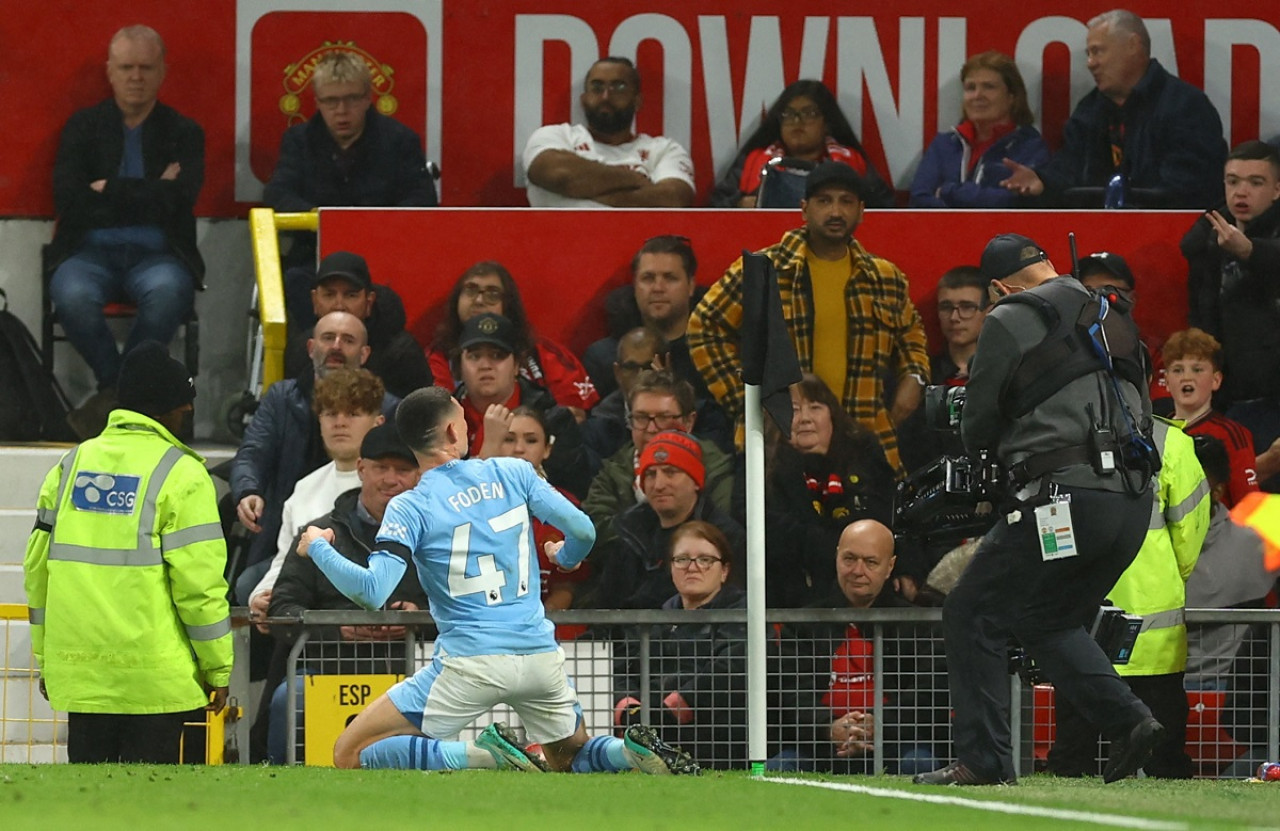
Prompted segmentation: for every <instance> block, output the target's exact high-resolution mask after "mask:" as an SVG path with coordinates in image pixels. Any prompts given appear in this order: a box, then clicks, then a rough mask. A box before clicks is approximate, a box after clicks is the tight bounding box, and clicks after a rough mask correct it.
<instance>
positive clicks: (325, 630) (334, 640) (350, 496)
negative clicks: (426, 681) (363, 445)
mask: <svg viewBox="0 0 1280 831" xmlns="http://www.w3.org/2000/svg"><path fill="white" fill-rule="evenodd" d="M359 498H360V489H359V488H352V489H351V490H349V491H346V492H345V493H343V494H341V495H339V496H338V498H337V499H336V500H334V503H333V510H332V511H330V512H329V513H327V514H325V515H324V516H322V517H319V518H317V519H315V520H313V521H311V522H309V523H308V524H309V525H314V526H316V527H318V528H329V529H332V530H333V533H334V539H333V547H334V548H335V549H336V550H337V551H338V553H339V554H341V555H342V556H343V557H346V558H347V559H348V560H350V561H351V562H353V563H356V564H357V565H360V566H364V567H368V565H369V555H370V554H371V553H372V546H373V542H374V538H375V537H376V536H377V533H378V527H377V526H376V525H369V524H366V523H364V522H362V521H361V520H360V517H359V514H358V513H357V509H356V503H357V501H358V500H359ZM300 536H301V535H298V536H297V537H295V538H294V540H293V544H292V547H291V548H290V549H289V553H288V555H287V556H286V557H285V561H284V565H283V566H282V567H281V569H280V576H279V577H278V578H277V579H276V584H275V587H274V588H273V589H272V590H271V606H270V609H269V614H270V615H271V616H272V617H301V616H302V613H303V612H305V611H306V610H307V609H350V610H352V611H355V610H359V609H360V608H361V607H360V606H359V605H357V604H356V603H355V602H354V601H352V600H350V599H349V598H348V597H347V596H346V595H344V594H343V593H342V592H340V591H338V590H337V588H335V587H334V585H333V583H331V582H329V578H327V577H325V576H324V572H322V571H320V569H319V568H317V567H316V563H315V560H312V559H311V558H310V557H299V556H298V552H297V544H298V539H299V538H300ZM400 601H409V602H411V603H413V604H414V605H416V606H417V607H418V608H419V609H422V610H426V609H427V595H426V592H424V591H423V590H422V585H421V584H420V583H419V582H418V572H417V571H416V570H415V569H413V568H409V569H406V570H405V573H404V576H403V577H401V578H400V583H399V585H397V586H396V588H395V590H394V591H393V592H392V593H391V597H390V598H388V601H387V602H388V606H389V605H390V604H391V603H397V602H400ZM299 631H300V630H299V628H298V627H296V626H277V627H275V628H274V629H272V634H273V635H274V636H275V637H277V638H280V639H283V640H285V641H286V642H292V641H293V640H295V639H296V638H297V635H298V633H299ZM311 638H312V640H313V641H315V643H316V646H315V647H314V648H308V650H307V658H308V659H310V660H325V659H328V660H333V659H337V658H342V659H345V661H346V662H350V663H352V664H353V666H350V667H342V668H339V667H333V666H328V667H321V668H322V669H323V670H324V671H329V672H352V673H354V672H372V671H375V670H374V669H371V668H370V665H369V664H368V662H367V660H364V661H362V662H361V663H360V665H358V666H355V665H354V664H355V662H352V661H350V659H353V658H356V657H357V656H358V657H359V658H361V659H375V660H376V659H383V660H387V661H391V662H392V664H391V665H390V666H386V667H385V668H383V669H381V670H380V671H383V672H393V673H402V672H404V664H403V660H404V643H403V642H400V641H389V642H382V641H363V642H359V643H358V644H357V643H355V642H344V641H343V640H342V635H341V632H340V631H339V627H337V626H332V627H328V626H326V627H321V628H319V629H318V630H316V631H314V632H313V633H312V634H311ZM313 666H314V665H313Z"/></svg>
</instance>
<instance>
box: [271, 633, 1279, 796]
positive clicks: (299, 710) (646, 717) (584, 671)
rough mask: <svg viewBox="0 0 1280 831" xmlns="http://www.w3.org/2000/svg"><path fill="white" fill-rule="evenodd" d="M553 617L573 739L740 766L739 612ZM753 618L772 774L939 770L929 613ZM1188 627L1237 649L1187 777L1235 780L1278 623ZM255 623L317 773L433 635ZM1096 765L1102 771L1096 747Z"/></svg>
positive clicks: (277, 727)
mask: <svg viewBox="0 0 1280 831" xmlns="http://www.w3.org/2000/svg"><path fill="white" fill-rule="evenodd" d="M550 617H551V618H552V620H554V621H555V622H556V623H557V624H561V625H564V626H573V627H576V628H579V629H580V628H581V627H583V626H585V627H587V630H588V631H587V634H586V635H584V636H581V637H578V638H577V639H574V640H568V641H564V642H563V648H564V651H565V655H566V669H567V671H568V673H569V675H570V677H571V678H572V679H573V681H574V683H575V685H576V687H577V690H578V694H579V699H580V702H581V705H582V710H583V719H584V722H585V725H586V728H587V731H588V733H590V734H592V735H599V734H607V733H610V732H612V731H615V730H620V729H621V727H622V726H624V725H625V724H627V723H629V722H630V721H632V720H639V721H643V722H646V723H650V724H654V725H656V726H658V727H659V729H660V731H661V732H662V734H663V736H664V737H665V738H667V739H668V740H669V741H672V742H674V743H677V744H680V745H682V746H684V747H685V748H686V749H687V750H689V751H690V752H691V753H692V754H693V755H694V757H695V758H696V759H698V761H699V762H700V763H702V764H703V765H704V766H706V767H708V768H713V769H719V768H725V769H732V768H743V767H745V766H746V764H747V750H746V741H747V738H746V725H747V711H746V680H745V678H746V634H745V631H746V630H745V625H746V612H745V611H743V610H695V611H603V610H575V611H567V612H557V613H554V614H552V615H551V616H550ZM767 619H768V622H769V625H770V629H769V632H770V644H769V650H768V658H767V661H768V673H767V675H768V679H769V681H768V696H767V701H768V704H767V712H766V721H767V724H768V730H767V733H768V736H769V756H770V760H769V766H770V768H771V769H774V770H784V771H794V770H829V771H835V772H847V773H864V772H865V773H879V772H888V773H902V774H907V773H913V772H917V771H920V770H931V769H933V767H935V766H937V765H939V764H942V763H945V762H947V761H949V760H950V759H951V758H952V747H951V735H950V701H949V696H948V692H947V678H946V665H945V657H944V655H943V649H942V641H941V630H940V621H941V610H939V609H914V608H908V609H869V610H854V609H832V610H825V609H824V610H815V609H805V610H774V611H771V612H769V613H768V615H767ZM1187 620H1188V624H1189V631H1190V636H1189V637H1190V638H1191V640H1192V641H1193V642H1201V643H1206V644H1209V645H1211V646H1212V647H1213V648H1214V649H1216V654H1220V655H1225V654H1228V652H1227V650H1228V648H1229V649H1230V653H1229V654H1231V655H1234V654H1235V653H1236V652H1237V651H1239V652H1240V657H1239V658H1237V659H1232V660H1225V661H1224V660H1221V659H1219V660H1217V661H1215V660H1212V659H1208V660H1201V659H1195V661H1194V662H1193V666H1192V670H1194V672H1193V673H1191V674H1189V676H1188V685H1189V686H1194V687H1195V689H1192V690H1190V691H1189V693H1188V695H1189V704H1190V713H1189V724H1188V735H1187V752H1188V754H1189V755H1190V756H1191V757H1192V759H1193V760H1194V762H1195V764H1196V771H1197V775H1199V776H1206V777H1215V776H1243V775H1248V774H1249V772H1251V771H1252V769H1254V768H1256V766H1257V763H1258V762H1260V761H1262V760H1264V759H1275V758H1280V753H1278V752H1277V746H1278V745H1280V612H1278V611H1275V610H1247V611H1246V610H1189V611H1188V613H1187ZM270 623H271V624H272V626H273V632H274V633H275V634H276V635H277V636H280V635H281V634H282V633H284V632H291V634H290V635H288V637H291V638H292V639H293V646H292V649H291V651H290V654H289V659H288V666H287V668H286V673H285V681H284V682H283V683H282V684H281V685H280V688H279V689H278V690H276V691H270V690H268V691H267V694H268V695H271V694H273V693H274V694H275V695H276V704H277V707H276V708H275V710H274V712H273V716H274V717H275V718H276V723H275V724H274V725H273V728H274V731H273V732H274V735H275V736H276V737H277V739H278V741H279V743H280V748H279V752H280V753H281V755H282V757H283V759H284V760H285V761H286V762H288V763H294V762H296V761H301V760H303V759H306V761H307V763H308V764H325V765H327V764H331V758H330V756H331V750H332V740H333V739H334V738H336V736H337V734H338V733H340V732H341V730H342V728H343V727H345V725H346V724H347V723H349V721H350V719H351V718H352V717H354V715H355V714H356V713H357V712H359V710H360V709H362V708H363V706H364V705H365V704H367V703H368V702H369V701H370V700H372V698H373V697H376V695H377V694H379V693H381V692H382V691H383V690H385V689H386V688H387V687H389V686H390V685H391V683H393V682H394V681H395V680H396V679H398V678H399V677H403V675H405V674H409V673H412V672H414V671H416V670H417V669H418V668H420V667H421V666H423V665H425V664H426V663H428V662H429V661H430V660H431V655H432V649H433V643H432V640H431V639H432V638H433V637H434V634H435V631H434V628H433V626H432V623H431V618H430V615H429V614H427V613H426V612H408V613H406V612H338V611H310V612H307V613H305V615H304V616H303V618H302V620H301V621H297V620H289V619H273V620H271V621H270ZM388 625H393V626H400V627H404V629H403V630H402V631H399V630H397V631H395V632H392V633H390V635H391V636H392V637H394V638H395V639H394V640H390V641H388V640H381V641H371V640H358V639H353V638H355V637H357V636H363V637H365V638H367V637H369V636H372V635H376V634H377V631H376V627H380V626H388ZM342 627H346V628H347V631H346V634H345V635H344V633H343V632H342ZM363 627H370V628H363ZM381 636H382V637H386V636H387V635H386V633H384V634H382V635H381ZM1224 644H1225V645H1224ZM1009 685H1010V700H1011V701H1012V702H1015V703H1016V705H1017V706H1014V707H1012V708H1011V715H1010V718H1011V725H1010V726H1011V733H1012V735H1013V736H1014V737H1015V741H1017V743H1018V751H1019V752H1018V754H1017V765H1018V767H1019V771H1018V772H1019V774H1024V773H1030V772H1032V771H1036V770H1040V769H1043V766H1044V763H1045V758H1046V755H1047V752H1048V749H1049V747H1050V745H1051V744H1052V742H1053V739H1054V735H1053V704H1052V697H1053V690H1052V687H1049V686H1046V685H1031V684H1027V683H1024V682H1023V680H1022V679H1021V678H1020V677H1019V676H1018V675H1017V674H1011V675H1010V679H1009ZM290 690H292V694H290ZM290 701H293V702H294V706H288V702H290ZM490 721H506V722H508V723H510V724H512V725H513V726H515V727H516V728H517V730H520V729H522V728H521V726H520V721H519V718H518V716H517V715H516V714H515V713H514V712H512V711H510V710H509V708H505V707H499V708H496V709H495V710H494V711H493V712H492V713H490V714H489V716H487V717H482V718H480V719H479V720H477V722H476V724H475V725H474V726H473V727H472V728H469V729H468V730H465V731H463V733H462V735H461V738H463V739H470V738H474V736H475V735H476V733H478V731H479V730H480V729H483V728H484V726H485V725H487V724H488V723H489V722H490ZM290 737H292V740H291V741H290ZM1098 758H1099V759H1100V760H1102V759H1105V758H1106V745H1105V743H1100V744H1099V746H1098Z"/></svg>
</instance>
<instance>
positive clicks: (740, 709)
mask: <svg viewBox="0 0 1280 831" xmlns="http://www.w3.org/2000/svg"><path fill="white" fill-rule="evenodd" d="M667 554H668V556H667V557H666V561H667V562H666V567H667V570H668V571H669V573H670V575H671V580H672V582H673V583H674V584H675V588H676V593H675V594H674V595H673V596H672V597H670V598H669V599H668V600H667V601H666V602H665V603H663V604H662V608H663V609H664V610H668V609H683V610H686V611H692V610H695V609H707V610H711V609H745V608H746V606H747V596H746V593H745V592H744V591H743V590H742V589H740V588H738V587H737V586H735V585H733V584H732V583H730V582H728V580H729V572H730V570H731V569H732V567H733V562H734V550H733V546H732V545H731V544H730V542H729V540H728V538H727V537H726V536H725V535H724V532H723V531H721V530H720V529H719V528H717V527H716V526H715V525H712V524H711V523H709V522H702V521H700V520H690V521H689V522H686V523H684V524H683V525H680V526H679V527H678V528H676V530H675V531H674V532H673V533H672V534H671V547H670V550H669V551H668V553H667ZM639 629H640V627H633V628H632V631H630V632H628V638H627V639H626V640H624V641H621V642H619V645H618V647H617V648H616V651H615V652H614V666H615V673H614V694H615V696H617V698H618V701H617V703H616V704H615V705H614V715H615V725H616V726H617V727H624V726H626V725H627V724H632V723H635V722H636V721H637V720H638V717H639V715H640V711H641V703H640V699H641V697H642V696H643V695H644V691H643V690H642V689H641V687H640V674H641V669H642V667H641V661H642V658H641V653H640V649H639ZM648 629H649V667H648V669H649V678H650V679H651V680H650V688H651V689H652V696H651V699H650V711H651V712H653V713H657V714H659V715H658V719H659V720H660V721H661V723H662V724H663V725H664V728H663V735H664V736H669V737H670V738H671V741H672V742H673V743H674V744H677V745H679V746H680V747H682V748H684V749H685V750H686V751H688V752H689V754H690V755H691V756H693V758H694V760H696V761H697V762H698V764H699V765H701V766H702V767H703V768H704V769H706V768H712V769H716V768H718V769H729V768H736V767H740V766H741V763H742V760H743V759H745V758H746V752H747V746H746V745H747V735H746V734H747V729H746V728H747V719H746V714H747V688H746V676H747V665H746V664H747V627H746V626H745V625H744V624H741V623H709V622H707V621H705V620H701V619H699V618H698V617H695V616H690V617H689V618H688V619H686V620H685V621H684V622H682V623H678V624H675V625H665V626H663V625H653V626H650V627H648Z"/></svg>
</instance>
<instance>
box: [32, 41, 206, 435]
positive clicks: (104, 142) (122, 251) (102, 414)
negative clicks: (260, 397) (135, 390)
mask: <svg viewBox="0 0 1280 831" xmlns="http://www.w3.org/2000/svg"><path fill="white" fill-rule="evenodd" d="M165 71H166V66H165V47H164V40H162V39H161V37H160V35H159V34H158V33H157V32H156V31H155V30H154V29H151V28H149V27H147V26H126V27H125V28H123V29H121V30H120V31H118V32H116V33H115V35H114V36H113V37H112V38H111V44H110V46H109V47H108V48H107V80H108V81H109V82H110V84H111V97H110V98H108V99H106V100H105V101H102V102H100V103H98V104H95V105H93V106H92V107H87V108H85V109H83V110H80V111H78V112H76V113H75V114H74V115H72V116H71V118H69V119H68V120H67V123H66V126H65V127H63V129H62V137H61V140H60V142H59V144H58V155H57V159H56V160H55V161H54V166H53V202H54V209H55V211H56V212H57V218H58V222H57V225H56V226H55V229H54V234H53V243H52V244H51V245H50V248H49V260H48V266H49V267H50V268H52V269H53V273H52V276H51V277H50V280H49V296H50V298H51V299H52V301H53V307H54V309H55V310H56V311H57V313H58V322H59V323H60V324H61V325H62V328H63V331H64V332H66V335H67V339H68V340H69V341H71V345H72V346H74V347H75V349H76V351H77V352H79V353H80V355H81V357H83V358H84V359H85V362H86V363H88V364H89V368H90V369H91V370H92V371H93V378H94V381H95V383H96V384H97V392H95V393H94V394H93V395H92V396H90V397H89V399H88V400H86V401H85V402H83V403H82V404H81V405H80V407H78V408H77V409H75V410H73V411H72V412H71V414H70V416H69V417H68V419H67V421H68V423H69V424H70V426H71V428H72V429H73V430H74V431H75V432H76V434H77V435H79V436H80V437H81V438H82V439H87V438H89V437H91V436H96V435H97V434H98V433H100V432H101V431H102V428H103V427H104V426H105V425H106V423H107V414H108V413H110V412H111V410H112V409H113V408H114V406H115V403H116V377H117V376H118V375H119V374H120V361H121V354H122V353H121V351H120V350H119V348H117V346H116V341H115V336H114V335H113V334H112V333H111V329H110V328H109V327H108V326H107V320H106V317H105V316H104V315H103V307H105V306H106V305H107V304H108V303H117V302H128V303H132V304H133V305H134V306H136V307H137V317H136V319H135V320H134V324H133V329H132V330H131V331H130V333H129V338H128V340H127V341H126V342H125V346H124V351H125V352H128V351H129V350H130V349H132V348H133V347H134V346H137V345H138V344H139V343H142V342H143V341H146V340H157V341H159V342H160V343H165V344H167V343H169V341H170V340H172V339H173V335H174V333H175V332H177V330H178V327H179V326H180V325H182V322H183V321H184V320H186V318H187V316H188V315H189V313H190V311H191V307H192V303H193V302H194V301H195V291H196V289H197V288H203V287H204V260H203V259H202V258H201V257H200V251H199V250H198V249H197V248H196V220H195V216H194V215H193V213H192V210H193V209H194V207H195V203H196V196H197V195H198V194H199V193H200V186H201V185H202V184H203V183H204V131H203V130H201V129H200V125H198V124H196V123H195V122H194V121H192V120H191V119H189V118H186V117H185V116H183V115H181V114H179V113H178V111H177V110H174V109H173V108H171V107H168V106H166V105H165V104H162V103H160V102H159V101H158V100H157V96H158V95H159V93H160V85H161V84H162V83H163V82H164V78H165Z"/></svg>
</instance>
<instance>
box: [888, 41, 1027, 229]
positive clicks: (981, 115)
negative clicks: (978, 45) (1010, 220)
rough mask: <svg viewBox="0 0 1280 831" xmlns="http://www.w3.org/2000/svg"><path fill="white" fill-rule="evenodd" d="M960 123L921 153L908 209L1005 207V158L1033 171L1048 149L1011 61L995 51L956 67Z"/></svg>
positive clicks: (1009, 201)
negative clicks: (961, 97) (961, 98)
mask: <svg viewBox="0 0 1280 831" xmlns="http://www.w3.org/2000/svg"><path fill="white" fill-rule="evenodd" d="M960 86H961V88H962V89H963V90H964V103H963V107H964V120H963V121H961V122H960V123H959V124H957V125H956V126H955V127H953V128H952V129H951V130H950V131H949V132H946V133H939V134H938V136H937V137H936V138H935V139H934V140H933V142H932V143H930V145H929V147H928V148H927V149H926V150H925V151H924V156H923V158H921V159H920V166H919V167H918V168H916V176H915V178H914V179H912V180H911V202H910V205H911V207H913V208H1011V207H1015V206H1017V205H1018V204H1019V202H1020V199H1019V197H1018V195H1017V194H1016V193H1014V192H1013V191H1010V190H1009V189H1007V188H1005V187H1002V186H1001V184H1000V183H1001V182H1003V181H1004V180H1005V179H1008V178H1009V175H1010V173H1011V171H1010V170H1009V168H1008V166H1007V165H1006V164H1005V159H1013V160H1014V161H1015V162H1018V163H1019V164H1023V165H1026V166H1027V167H1031V168H1035V167H1038V166H1039V165H1042V164H1044V163H1045V162H1047V161H1049V148H1048V147H1047V146H1046V145H1045V143H1044V139H1042V138H1041V137H1040V131H1039V130H1037V129H1036V128H1035V127H1033V126H1031V125H1032V122H1033V121H1035V116H1033V115H1032V114H1031V105H1030V104H1028V103H1027V87H1026V85H1025V84H1024V83H1023V82H1022V73H1021V72H1019V71H1018V65H1017V64H1016V63H1014V62H1013V58H1011V57H1009V56H1008V55H1005V54H1003V53H1001V52H983V53H981V54H979V55H974V56H973V57H972V58H969V60H967V61H965V62H964V66H962V67H961V68H960Z"/></svg>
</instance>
